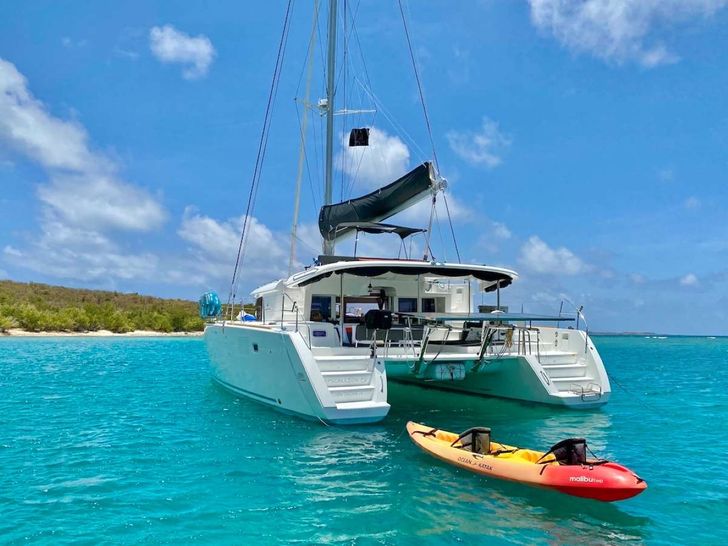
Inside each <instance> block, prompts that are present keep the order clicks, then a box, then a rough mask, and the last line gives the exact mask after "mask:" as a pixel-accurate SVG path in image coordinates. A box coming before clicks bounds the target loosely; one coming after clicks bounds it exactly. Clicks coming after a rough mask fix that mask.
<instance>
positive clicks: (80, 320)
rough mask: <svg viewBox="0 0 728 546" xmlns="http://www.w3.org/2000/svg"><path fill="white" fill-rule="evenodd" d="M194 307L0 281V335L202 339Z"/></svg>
mask: <svg viewBox="0 0 728 546" xmlns="http://www.w3.org/2000/svg"><path fill="white" fill-rule="evenodd" d="M204 328H205V323H204V321H203V320H202V319H201V318H200V317H199V316H198V314H197V302H194V301H189V300H179V299H164V298H156V297H152V296H143V295H140V294H125V293H121V292H111V291H105V290H86V289H79V288H66V287H62V286H51V285H47V284H39V283H19V282H14V281H5V280H3V281H0V335H2V334H4V335H12V336H51V335H87V336H111V335H125V336H128V337H131V336H139V337H143V336H157V335H190V334H193V333H194V334H197V335H199V334H201V333H202V330H204Z"/></svg>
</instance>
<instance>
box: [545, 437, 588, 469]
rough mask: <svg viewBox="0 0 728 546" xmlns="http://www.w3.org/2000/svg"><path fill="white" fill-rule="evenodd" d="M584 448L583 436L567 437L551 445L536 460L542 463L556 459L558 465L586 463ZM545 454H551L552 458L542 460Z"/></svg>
mask: <svg viewBox="0 0 728 546" xmlns="http://www.w3.org/2000/svg"><path fill="white" fill-rule="evenodd" d="M586 449H587V447H586V440H585V439H584V438H567V439H566V440H561V441H560V442H557V443H555V444H554V445H553V446H551V449H549V450H548V451H547V452H546V453H544V454H543V455H542V456H541V458H540V459H539V460H538V461H536V462H538V463H541V464H543V463H546V462H553V461H556V462H557V463H559V464H560V465H582V464H587V457H586ZM547 455H553V458H549V459H548V460H544V459H546V456H547Z"/></svg>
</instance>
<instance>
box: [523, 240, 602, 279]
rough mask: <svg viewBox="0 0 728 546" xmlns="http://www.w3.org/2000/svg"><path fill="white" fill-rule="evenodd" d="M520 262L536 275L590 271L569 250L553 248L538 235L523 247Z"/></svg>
mask: <svg viewBox="0 0 728 546" xmlns="http://www.w3.org/2000/svg"><path fill="white" fill-rule="evenodd" d="M519 261H520V263H521V264H523V265H524V266H525V267H526V268H528V269H530V270H531V271H533V272H534V273H547V274H558V275H578V274H580V273H584V272H586V271H588V270H589V269H590V268H589V266H588V265H587V264H585V263H584V262H583V261H582V260H581V258H579V257H578V256H576V255H575V254H574V253H573V252H572V251H571V250H569V249H568V248H565V247H560V248H556V249H554V248H551V247H550V246H548V245H547V244H546V243H544V242H543V241H542V240H541V239H540V238H539V237H537V236H536V235H533V236H531V237H529V239H528V241H526V242H525V243H524V244H523V246H522V247H521V255H520V257H519Z"/></svg>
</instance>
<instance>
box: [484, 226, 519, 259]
mask: <svg viewBox="0 0 728 546" xmlns="http://www.w3.org/2000/svg"><path fill="white" fill-rule="evenodd" d="M479 225H480V226H481V229H482V234H481V235H480V237H478V243H477V248H478V250H485V251H486V252H489V253H491V254H495V253H496V252H498V251H500V248H501V244H503V243H504V242H505V241H507V240H509V239H510V238H511V237H512V233H511V230H510V229H508V226H506V225H505V224H504V223H502V222H496V221H494V220H490V219H488V218H484V217H482V218H480V219H479ZM484 259H486V257H482V256H481V257H479V258H478V259H477V260H476V261H483V260H484Z"/></svg>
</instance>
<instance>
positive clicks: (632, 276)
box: [629, 273, 647, 284]
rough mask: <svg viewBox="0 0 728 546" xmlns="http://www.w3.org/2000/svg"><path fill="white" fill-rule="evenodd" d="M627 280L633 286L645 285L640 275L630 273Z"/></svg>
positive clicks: (643, 277) (643, 278) (642, 276)
mask: <svg viewBox="0 0 728 546" xmlns="http://www.w3.org/2000/svg"><path fill="white" fill-rule="evenodd" d="M629 280H630V281H632V282H633V283H634V284H645V283H646V282H647V279H646V278H645V276H644V275H642V274H641V273H630V274H629Z"/></svg>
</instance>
